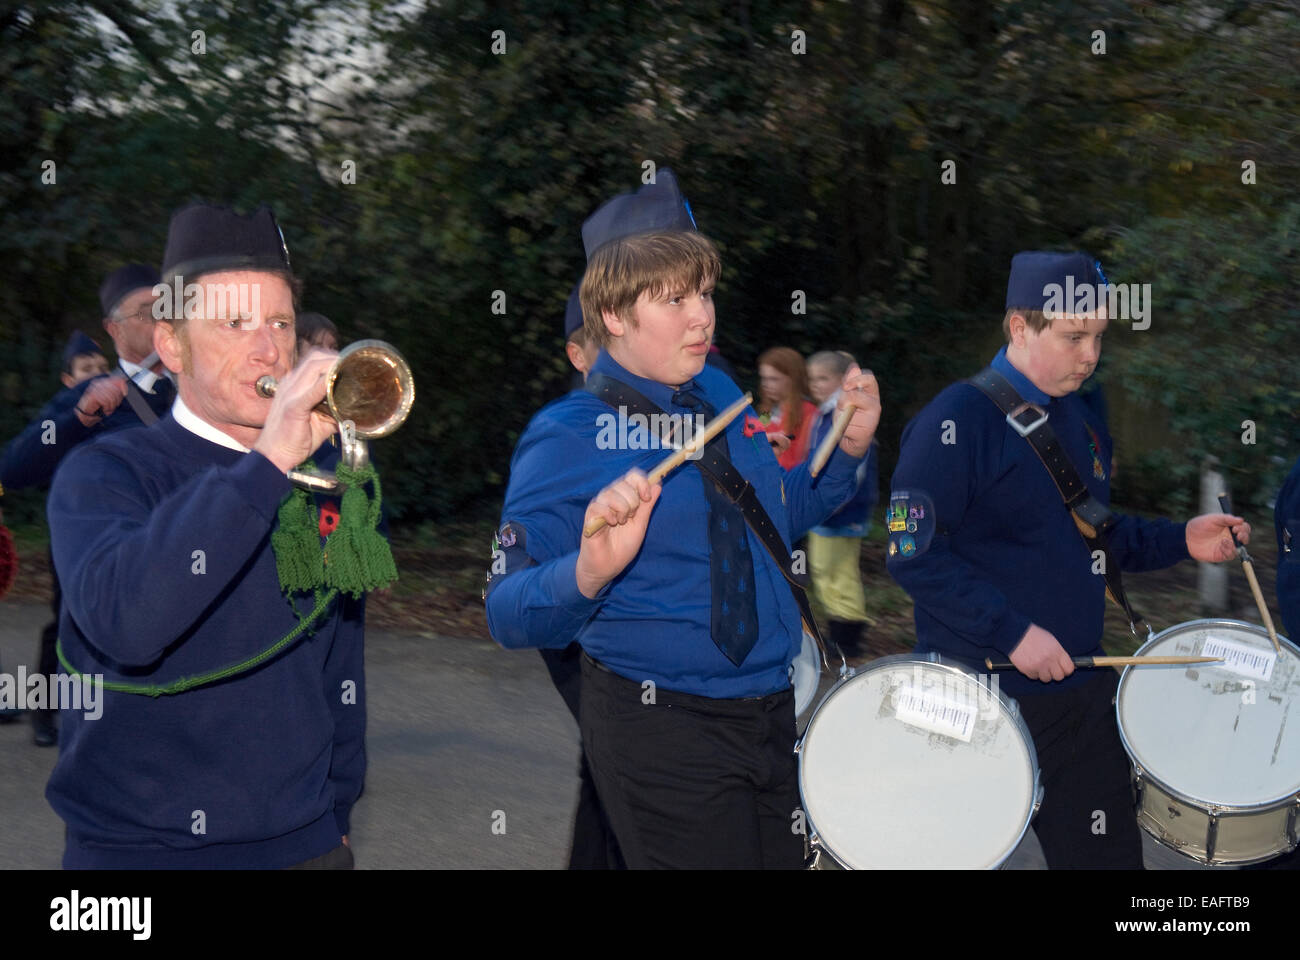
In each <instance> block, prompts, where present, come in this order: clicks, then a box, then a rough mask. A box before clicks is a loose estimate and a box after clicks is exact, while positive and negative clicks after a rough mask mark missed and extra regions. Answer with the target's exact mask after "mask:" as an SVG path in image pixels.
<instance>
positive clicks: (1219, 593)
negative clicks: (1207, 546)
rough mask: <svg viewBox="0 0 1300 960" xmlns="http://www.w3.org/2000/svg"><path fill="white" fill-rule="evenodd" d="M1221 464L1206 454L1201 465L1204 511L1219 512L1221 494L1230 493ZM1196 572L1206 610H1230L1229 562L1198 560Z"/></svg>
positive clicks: (1202, 510) (1213, 612) (1204, 611)
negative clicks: (1203, 561) (1200, 561)
mask: <svg viewBox="0 0 1300 960" xmlns="http://www.w3.org/2000/svg"><path fill="white" fill-rule="evenodd" d="M1218 465H1219V461H1218V458H1217V457H1207V458H1206V460H1205V464H1204V465H1203V466H1202V467H1201V511H1200V512H1201V513H1219V512H1220V509H1221V508H1220V507H1219V494H1221V493H1227V492H1228V487H1227V484H1226V482H1225V481H1224V479H1223V474H1221V473H1219V472H1218V471H1217V470H1216V469H1215V467H1217V466H1218ZM1196 566H1197V568H1198V569H1197V573H1196V585H1197V592H1198V593H1199V595H1200V598H1201V612H1202V613H1203V614H1206V613H1208V614H1227V613H1229V610H1228V567H1229V566H1230V564H1226V563H1198V564H1197V565H1196Z"/></svg>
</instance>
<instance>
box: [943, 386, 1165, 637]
mask: <svg viewBox="0 0 1300 960" xmlns="http://www.w3.org/2000/svg"><path fill="white" fill-rule="evenodd" d="M969 383H970V384H971V385H972V386H975V387H978V388H979V389H980V390H981V391H982V392H983V393H984V395H985V396H987V397H988V398H989V399H990V400H992V401H993V402H994V403H995V404H996V405H997V407H998V409H999V410H1001V411H1002V412H1003V413H1004V414H1006V418H1007V424H1008V425H1009V426H1010V427H1011V428H1012V429H1013V430H1015V431H1016V433H1018V434H1020V435H1021V436H1022V437H1024V438H1025V439H1026V440H1027V441H1029V446H1030V447H1032V448H1033V451H1034V453H1036V454H1037V455H1038V459H1039V460H1041V461H1042V462H1043V466H1044V467H1046V468H1047V472H1048V473H1049V474H1050V475H1051V477H1052V482H1053V483H1055V484H1056V489H1057V492H1058V493H1060V495H1061V500H1062V502H1063V503H1064V504H1065V509H1067V510H1069V511H1070V516H1071V517H1072V518H1073V520H1074V525H1075V527H1076V528H1078V531H1079V535H1080V536H1081V537H1083V540H1084V543H1086V544H1087V545H1088V549H1089V550H1091V551H1093V552H1096V551H1098V550H1100V551H1101V552H1102V555H1103V556H1104V557H1105V563H1106V567H1105V570H1104V571H1103V576H1104V577H1105V580H1106V596H1108V597H1110V599H1111V600H1112V601H1114V603H1115V605H1116V606H1118V607H1119V608H1120V609H1121V610H1123V611H1124V616H1126V617H1127V618H1128V626H1129V629H1130V630H1132V631H1133V636H1135V637H1138V638H1141V637H1142V634H1140V633H1139V632H1138V623H1139V622H1141V623H1143V624H1145V623H1146V620H1145V619H1144V618H1143V617H1142V616H1141V615H1139V614H1138V613H1137V612H1136V611H1135V610H1134V609H1133V606H1132V604H1130V603H1129V600H1128V595H1127V594H1126V593H1125V592H1124V580H1123V577H1122V576H1121V574H1120V569H1119V564H1118V563H1115V561H1114V558H1113V557H1112V556H1111V555H1110V545H1109V544H1110V531H1111V528H1112V527H1113V526H1114V525H1115V514H1113V513H1111V511H1110V508H1109V507H1107V506H1106V505H1105V504H1103V503H1101V502H1100V501H1099V500H1097V498H1096V497H1094V496H1093V495H1092V494H1091V493H1089V492H1088V488H1087V486H1086V485H1085V484H1084V482H1083V481H1082V480H1081V479H1080V478H1079V471H1078V470H1077V469H1075V466H1074V464H1073V463H1071V462H1070V458H1069V457H1068V456H1067V455H1066V453H1065V450H1064V449H1063V448H1062V446H1061V442H1060V440H1058V439H1057V438H1056V432H1055V431H1054V430H1053V429H1052V427H1051V424H1049V423H1048V422H1047V411H1046V410H1044V409H1043V408H1042V407H1040V406H1038V405H1037V404H1034V403H1028V402H1026V401H1025V400H1024V398H1023V397H1021V396H1020V394H1019V393H1018V392H1017V391H1016V388H1015V387H1013V386H1012V385H1011V383H1010V381H1008V380H1007V378H1006V377H1004V376H1003V375H1002V374H1000V373H998V371H996V370H994V369H993V368H992V367H986V368H985V369H983V370H981V371H980V372H979V373H977V374H976V375H975V376H973V377H971V378H970V380H969ZM1150 632H1151V627H1150V626H1149V625H1147V635H1148V636H1149V635H1150Z"/></svg>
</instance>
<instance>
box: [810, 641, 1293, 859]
mask: <svg viewBox="0 0 1300 960" xmlns="http://www.w3.org/2000/svg"><path fill="white" fill-rule="evenodd" d="M1212 627H1234V628H1236V627H1245V628H1246V632H1247V633H1253V634H1255V635H1257V636H1260V637H1263V638H1264V639H1265V640H1268V639H1269V636H1268V631H1267V630H1266V629H1264V627H1262V626H1260V625H1259V624H1257V623H1249V622H1247V621H1245V620H1230V619H1228V618H1226V617H1206V618H1203V619H1200V620H1187V621H1184V622H1183V623H1175V624H1174V625H1173V626H1171V627H1166V628H1165V629H1164V630H1161V631H1160V632H1159V633H1157V634H1154V635H1152V636H1150V637H1148V638H1147V640H1146V641H1145V642H1144V643H1143V644H1142V646H1140V647H1138V648H1137V650H1136V651H1135V652H1134V656H1142V655H1143V653H1144V651H1146V650H1148V649H1149V648H1151V647H1153V646H1155V644H1156V642H1157V641H1159V640H1161V639H1162V638H1163V637H1164V636H1165V635H1166V634H1172V633H1174V632H1175V631H1184V630H1192V629H1197V630H1201V629H1206V628H1212ZM1277 640H1278V643H1279V644H1281V645H1284V646H1285V647H1287V648H1288V649H1289V650H1290V652H1291V653H1292V654H1293V655H1294V656H1295V657H1296V659H1297V660H1300V647H1297V646H1296V645H1295V644H1294V643H1292V642H1291V641H1290V640H1288V639H1287V638H1286V637H1284V636H1282V634H1280V633H1279V634H1278V635H1277ZM1270 643H1271V641H1270ZM1133 669H1135V668H1134V667H1133V666H1127V667H1125V668H1124V670H1123V671H1122V672H1121V673H1120V677H1119V685H1118V686H1117V687H1116V688H1115V726H1116V727H1118V728H1119V739H1120V743H1121V744H1123V746H1124V752H1125V753H1127V754H1128V758H1129V765H1130V766H1132V767H1133V768H1134V770H1135V771H1136V770H1141V771H1142V779H1143V780H1149V781H1150V782H1152V783H1154V784H1156V785H1157V786H1159V787H1160V789H1161V790H1163V791H1165V793H1168V794H1169V795H1170V796H1172V797H1174V798H1176V799H1178V800H1180V801H1182V802H1183V803H1185V804H1187V805H1188V806H1189V807H1195V808H1196V809H1197V810H1201V811H1204V812H1205V813H1206V814H1209V815H1213V816H1215V817H1223V816H1231V815H1233V814H1245V813H1262V812H1264V811H1266V810H1270V809H1273V808H1276V807H1282V806H1285V805H1286V804H1288V803H1293V802H1295V801H1296V800H1298V799H1300V784H1297V786H1296V789H1294V790H1291V791H1290V792H1288V793H1283V794H1280V795H1279V796H1278V797H1276V798H1275V799H1273V800H1257V801H1255V802H1253V803H1220V802H1218V801H1217V800H1201V799H1199V798H1196V797H1191V796H1188V795H1187V794H1186V793H1184V792H1183V791H1182V790H1179V789H1178V788H1177V787H1175V786H1173V785H1172V784H1170V783H1167V782H1166V781H1165V780H1163V779H1161V778H1160V777H1157V776H1155V775H1154V774H1153V773H1152V772H1151V771H1150V770H1149V769H1147V767H1146V765H1145V764H1143V763H1140V762H1139V761H1138V758H1137V755H1136V753H1135V752H1134V750H1133V745H1132V744H1130V743H1129V741H1128V735H1127V734H1126V733H1125V732H1124V716H1123V714H1122V713H1121V712H1120V701H1121V700H1122V698H1123V694H1124V683H1125V681H1127V680H1128V676H1129V671H1130V670H1133ZM809 722H810V723H811V721H809ZM1211 807H1213V808H1215V809H1214V810H1211V809H1210V808H1211ZM1274 856H1276V854H1275V855H1274Z"/></svg>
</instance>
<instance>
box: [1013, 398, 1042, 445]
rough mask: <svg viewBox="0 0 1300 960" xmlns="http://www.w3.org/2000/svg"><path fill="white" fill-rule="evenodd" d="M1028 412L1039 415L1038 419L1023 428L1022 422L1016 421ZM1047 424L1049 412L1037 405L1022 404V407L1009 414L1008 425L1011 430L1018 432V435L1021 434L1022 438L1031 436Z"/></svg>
mask: <svg viewBox="0 0 1300 960" xmlns="http://www.w3.org/2000/svg"><path fill="white" fill-rule="evenodd" d="M1026 410H1033V411H1035V412H1036V413H1037V414H1038V415H1039V416H1038V419H1037V420H1035V421H1034V422H1033V423H1031V424H1030V425H1029V426H1027V427H1025V426H1021V424H1020V421H1019V420H1017V419H1016V417H1018V416H1020V415H1021V414H1022V413H1024V412H1025V411H1026ZM1046 422H1047V411H1046V410H1044V409H1043V408H1042V407H1040V406H1039V405H1038V404H1036V403H1022V404H1021V405H1020V406H1018V407H1016V409H1014V410H1012V411H1011V412H1010V413H1008V414H1007V423H1009V424H1011V429H1012V430H1014V431H1016V433H1018V434H1020V435H1021V436H1022V437H1027V436H1029V435H1030V434H1031V433H1033V432H1034V431H1035V430H1037V429H1038V428H1039V427H1041V426H1042V425H1043V424H1045V423H1046Z"/></svg>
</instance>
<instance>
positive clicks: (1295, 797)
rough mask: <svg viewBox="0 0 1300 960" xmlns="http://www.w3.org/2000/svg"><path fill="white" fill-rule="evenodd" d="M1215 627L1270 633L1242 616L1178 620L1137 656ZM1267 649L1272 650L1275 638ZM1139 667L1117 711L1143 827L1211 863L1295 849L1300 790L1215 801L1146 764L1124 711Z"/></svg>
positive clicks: (1241, 862) (1119, 695)
mask: <svg viewBox="0 0 1300 960" xmlns="http://www.w3.org/2000/svg"><path fill="white" fill-rule="evenodd" d="M1214 630H1220V631H1223V632H1224V634H1225V636H1229V635H1230V634H1233V633H1246V634H1250V635H1252V636H1255V637H1260V638H1265V639H1267V637H1268V632H1267V631H1266V630H1264V628H1263V627H1260V626H1257V625H1255V624H1251V623H1245V622H1244V621H1237V620H1224V619H1206V620H1192V621H1187V622H1185V623H1180V624H1175V625H1174V626H1172V627H1169V628H1168V629H1166V630H1163V631H1161V632H1160V633H1159V634H1156V635H1155V636H1153V637H1151V638H1149V639H1148V640H1147V642H1146V643H1144V644H1143V645H1142V646H1141V647H1140V648H1139V649H1138V650H1137V655H1138V656H1145V655H1148V654H1152V653H1170V652H1173V651H1172V650H1163V649H1161V650H1157V649H1155V648H1157V647H1159V646H1160V645H1161V644H1162V643H1164V642H1165V641H1167V640H1169V639H1170V638H1171V637H1173V636H1176V635H1178V634H1180V633H1191V632H1193V631H1204V632H1207V633H1208V632H1210V631H1214ZM1279 643H1280V645H1281V646H1282V649H1283V651H1285V652H1286V654H1288V655H1289V656H1290V657H1292V658H1300V648H1297V647H1296V646H1295V645H1294V644H1292V643H1290V642H1289V641H1288V640H1286V638H1279ZM1268 649H1269V650H1271V649H1272V646H1271V643H1270V644H1269V646H1268ZM1135 669H1137V668H1135V667H1126V668H1125V670H1124V673H1123V675H1122V676H1121V678H1120V684H1119V689H1118V691H1117V692H1116V697H1115V710H1116V722H1117V724H1118V726H1119V733H1120V740H1121V742H1122V743H1123V746H1124V750H1125V752H1126V753H1127V754H1128V756H1129V759H1130V761H1131V762H1132V765H1133V779H1134V784H1135V787H1136V789H1137V807H1136V812H1137V820H1138V824H1139V826H1141V827H1142V829H1144V830H1146V831H1147V832H1148V833H1149V834H1151V836H1152V837H1154V838H1155V839H1156V841H1158V842H1159V843H1161V844H1163V845H1164V846H1167V847H1169V848H1170V849H1172V850H1174V851H1176V852H1177V853H1179V854H1181V855H1183V856H1186V857H1188V858H1190V859H1192V860H1195V861H1196V862H1198V863H1202V864H1206V865H1210V866H1229V865H1231V866H1245V865H1248V864H1252V863H1262V862H1264V861H1266V860H1270V859H1272V858H1273V857H1276V856H1279V855H1281V854H1284V853H1287V852H1288V851H1290V850H1293V849H1294V848H1295V847H1296V845H1297V844H1296V839H1297V833H1296V831H1297V821H1298V817H1300V791H1297V792H1293V793H1286V794H1283V795H1281V796H1272V797H1269V798H1268V799H1267V800H1264V801H1260V802H1255V803H1223V802H1215V801H1214V800H1213V799H1210V798H1205V797H1197V796H1194V795H1192V793H1191V792H1190V791H1188V790H1186V789H1180V788H1179V787H1177V786H1175V785H1173V784H1172V783H1170V782H1168V781H1167V779H1164V778H1162V777H1159V776H1157V775H1156V774H1154V773H1153V772H1152V771H1151V770H1150V769H1149V768H1147V767H1146V766H1144V763H1143V760H1142V758H1141V757H1140V756H1139V752H1138V750H1137V747H1136V745H1135V744H1134V742H1133V740H1134V739H1135V738H1136V732H1135V731H1134V730H1133V729H1132V724H1131V723H1127V724H1126V722H1125V716H1124V704H1125V701H1124V694H1125V691H1126V689H1127V686H1128V684H1129V682H1130V677H1131V676H1133V675H1134V674H1133V671H1134V670H1135ZM1142 669H1161V668H1158V667H1156V668H1151V667H1146V668H1142ZM1219 799H1220V800H1222V799H1224V798H1222V797H1221V798H1219Z"/></svg>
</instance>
